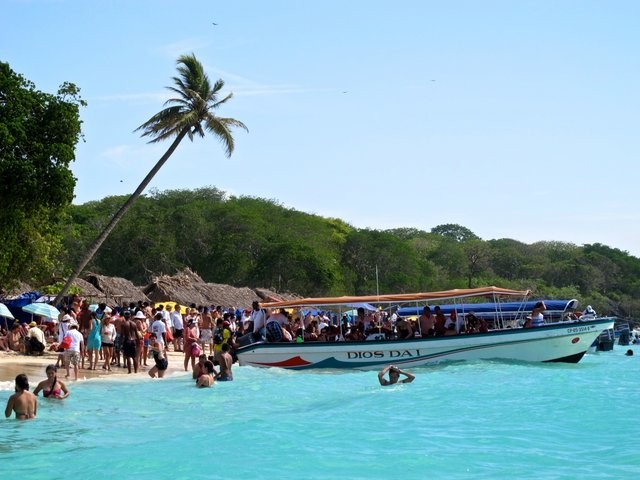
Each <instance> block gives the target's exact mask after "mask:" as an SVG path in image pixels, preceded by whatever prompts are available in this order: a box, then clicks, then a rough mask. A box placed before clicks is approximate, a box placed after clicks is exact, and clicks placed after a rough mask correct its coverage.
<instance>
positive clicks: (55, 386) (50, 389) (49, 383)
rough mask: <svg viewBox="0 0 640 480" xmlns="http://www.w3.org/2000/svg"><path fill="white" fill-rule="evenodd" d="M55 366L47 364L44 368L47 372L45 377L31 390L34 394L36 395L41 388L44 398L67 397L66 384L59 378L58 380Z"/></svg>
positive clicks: (59, 398)
mask: <svg viewBox="0 0 640 480" xmlns="http://www.w3.org/2000/svg"><path fill="white" fill-rule="evenodd" d="M57 370H58V369H57V368H56V366H55V365H48V366H47V369H46V370H45V372H46V374H47V379H46V380H43V381H41V382H40V383H39V384H38V386H37V387H36V389H35V390H34V391H33V394H34V395H38V393H39V392H40V390H42V396H43V397H44V398H55V399H57V400H62V399H63V398H67V397H68V396H69V390H68V389H67V386H66V385H65V384H64V382H62V381H61V380H58V377H57V375H56V372H57Z"/></svg>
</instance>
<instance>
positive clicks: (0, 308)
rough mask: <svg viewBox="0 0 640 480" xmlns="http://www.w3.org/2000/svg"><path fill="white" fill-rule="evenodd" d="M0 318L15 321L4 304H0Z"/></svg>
mask: <svg viewBox="0 0 640 480" xmlns="http://www.w3.org/2000/svg"><path fill="white" fill-rule="evenodd" d="M0 317H7V318H13V319H15V317H14V316H13V313H11V312H10V311H9V308H8V307H7V306H6V305H5V304H4V303H0Z"/></svg>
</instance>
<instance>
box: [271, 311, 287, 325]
mask: <svg viewBox="0 0 640 480" xmlns="http://www.w3.org/2000/svg"><path fill="white" fill-rule="evenodd" d="M269 321H270V322H278V323H279V324H280V326H283V325H284V324H285V323H287V322H288V321H289V319H288V318H287V316H286V315H283V314H282V313H274V314H273V315H271V316H269Z"/></svg>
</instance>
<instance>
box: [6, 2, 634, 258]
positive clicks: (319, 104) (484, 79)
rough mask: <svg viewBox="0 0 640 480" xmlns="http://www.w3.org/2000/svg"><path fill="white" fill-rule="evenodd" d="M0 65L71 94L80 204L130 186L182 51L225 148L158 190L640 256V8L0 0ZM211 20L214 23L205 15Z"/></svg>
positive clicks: (192, 148)
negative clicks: (191, 61)
mask: <svg viewBox="0 0 640 480" xmlns="http://www.w3.org/2000/svg"><path fill="white" fill-rule="evenodd" d="M2 11H3V14H2V16H3V21H2V28H0V60H2V61H5V62H8V63H9V64H10V65H11V67H12V68H13V69H14V70H15V71H17V72H19V73H21V74H23V75H24V76H25V77H26V78H28V79H30V80H32V81H33V82H35V84H36V86H37V88H38V89H40V90H43V91H48V92H55V91H56V90H57V88H58V86H59V85H60V84H61V83H62V82H64V81H70V82H74V83H76V84H77V85H78V86H79V87H80V88H81V89H82V95H83V97H84V98H85V99H86V100H87V101H88V102H89V106H88V107H87V108H85V109H83V111H82V119H83V121H84V132H85V142H84V143H82V144H80V145H79V146H78V149H77V158H76V161H75V163H74V164H73V170H74V173H75V175H76V177H77V178H78V184H77V187H76V200H75V201H76V203H84V202H86V201H90V200H97V199H101V198H103V197H105V196H107V195H123V194H128V193H131V192H132V191H133V190H134V189H135V187H136V186H137V185H138V183H139V182H140V181H141V180H142V178H143V177H144V176H145V174H146V173H147V172H148V170H149V169H150V168H151V166H152V165H153V164H154V163H155V162H156V161H157V159H158V158H159V157H160V156H161V154H162V153H163V152H164V150H165V149H166V148H167V147H168V146H169V143H168V142H165V143H161V144H154V145H150V144H147V143H146V141H145V139H142V138H140V137H139V135H138V134H136V133H134V132H133V131H134V129H135V128H136V127H137V126H139V125H140V124H142V123H143V122H144V121H146V120H147V119H148V118H149V117H151V116H152V115H153V114H154V113H156V112H157V111H159V110H160V109H161V108H162V104H163V102H164V100H165V99H166V98H168V92H167V91H166V89H165V87H166V86H169V85H171V77H172V76H173V75H174V74H175V60H176V59H177V57H178V56H179V55H180V54H183V53H192V52H193V53H195V55H196V56H197V57H198V59H199V60H200V61H201V62H202V63H203V65H204V66H205V68H206V70H207V72H208V73H209V75H210V77H211V78H212V79H218V78H222V79H223V80H224V81H225V84H226V85H225V92H233V93H234V98H233V99H232V100H231V101H230V102H228V103H227V104H226V105H224V106H223V109H221V110H220V111H219V112H218V113H219V114H220V115H221V116H228V117H233V118H237V119H239V120H241V121H243V122H244V123H245V124H246V125H247V126H248V128H249V130H250V131H249V133H245V132H244V131H241V130H238V131H236V133H235V139H236V151H235V153H234V155H233V156H232V157H231V158H230V159H227V158H226V157H225V156H224V152H223V149H222V148H221V146H220V144H219V142H218V141H217V140H216V139H215V138H213V137H209V138H205V139H196V140H195V141H194V142H193V143H190V142H188V141H187V142H183V143H182V144H181V145H180V147H179V148H178V150H177V151H176V153H174V155H173V156H172V158H171V159H170V160H169V162H168V163H167V164H166V165H165V166H164V168H163V170H162V171H161V172H160V173H159V174H158V175H157V176H156V177H155V179H154V180H153V182H152V184H151V188H153V189H158V190H166V189H183V188H188V189H193V188H197V187H202V186H215V187H217V188H219V189H221V190H225V191H227V192H229V193H230V194H232V195H248V196H257V197H263V198H268V199H272V200H275V201H277V202H279V203H281V204H282V205H284V206H286V207H291V208H295V209H297V210H301V211H305V212H309V213H315V214H318V215H322V216H327V217H337V218H341V219H343V220H345V221H347V222H348V223H350V224H352V225H354V226H356V227H361V228H364V227H368V228H375V229H386V228H395V227H414V228H419V229H423V230H427V231H428V230H430V229H431V228H433V227H434V226H436V225H440V224H443V223H457V224H460V225H464V226H466V227H468V228H469V229H471V230H472V231H473V232H475V233H476V234H477V235H479V236H480V237H482V238H484V239H485V240H488V239H493V238H513V239H516V240H519V241H522V242H526V243H532V242H536V241H541V240H548V241H552V240H556V241H563V242H571V243H574V244H576V245H582V244H587V243H596V242H599V243H603V244H606V245H609V246H611V247H615V248H620V249H621V250H626V251H628V252H629V253H631V254H632V255H635V256H640V209H639V208H638V207H639V204H640V201H639V200H638V193H637V191H636V188H637V185H638V180H639V175H638V171H639V168H640V167H638V153H639V151H640V145H639V139H640V135H638V133H637V132H638V124H639V118H638V117H639V115H640V113H639V112H640V94H639V92H640V90H639V89H638V78H639V76H640V75H639V74H640V56H638V45H640V41H639V40H640V38H639V37H640V2H635V1H627V2H625V1H616V0H612V1H607V2H603V1H586V0H580V1H578V0H575V1H562V0H556V1H543V0H538V1H457V0H451V1H447V2H443V1H441V2H434V1H426V0H425V1H419V0H415V1H414V0H406V1H398V2H388V1H384V2H383V1H377V0H367V1H364V0H353V1H344V0H342V1H335V0H323V1H312V0H309V1H298V2H294V1H293V0H291V1H284V0H280V1H277V0H275V1H268V2H266V1H257V0H256V1H249V0H235V1H233V2H219V1H215V0H209V1H201V0H193V1H190V2H178V1H166V0H135V1H134V0H127V1H124V0H121V1H84V0H37V1H36V0H32V1H29V0H2ZM213 23H217V25H213Z"/></svg>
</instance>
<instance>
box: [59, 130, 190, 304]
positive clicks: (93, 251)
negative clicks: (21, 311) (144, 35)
mask: <svg viewBox="0 0 640 480" xmlns="http://www.w3.org/2000/svg"><path fill="white" fill-rule="evenodd" d="M188 131H189V127H185V128H184V129H182V131H181V132H180V133H179V134H178V136H177V137H176V139H175V140H174V141H173V143H172V144H171V146H170V147H169V148H168V149H167V151H166V152H165V153H164V155H163V156H162V157H161V158H160V160H158V162H157V163H156V164H155V165H154V166H153V168H152V169H151V170H150V171H149V173H148V174H147V176H146V177H144V180H142V182H141V183H140V185H138V188H136V190H135V191H134V192H133V193H132V194H131V196H130V197H129V198H128V199H127V201H126V202H125V203H124V205H122V207H120V210H118V211H117V212H116V214H115V215H114V216H113V218H111V220H110V221H109V223H108V224H107V226H106V227H104V230H102V233H100V235H99V236H98V238H96V240H95V242H93V245H91V248H89V250H87V253H86V254H85V256H84V257H83V258H82V260H81V261H80V264H79V265H78V267H77V268H76V269H75V270H74V272H73V273H72V274H71V276H70V277H69V279H68V280H67V283H65V285H64V287H62V290H61V291H60V293H58V296H57V297H56V299H55V300H54V305H57V304H58V303H59V302H60V300H61V299H62V297H64V296H65V295H66V293H67V291H68V290H69V287H71V284H72V283H73V282H74V281H75V280H76V278H78V276H79V275H80V274H81V273H82V271H83V270H84V267H86V266H87V264H88V263H89V262H90V261H91V259H92V258H93V257H94V255H95V254H96V252H97V251H98V249H99V248H100V247H101V246H102V244H103V243H104V241H105V240H106V239H107V237H108V236H109V234H110V233H111V231H112V230H113V229H114V228H115V226H116V225H117V224H118V222H119V221H120V219H121V218H122V217H124V215H125V214H126V213H127V212H128V211H129V208H131V205H133V202H135V201H136V200H137V198H138V197H139V196H140V195H141V194H142V192H143V191H144V189H145V188H147V185H149V183H150V182H151V180H152V179H153V177H154V176H155V175H156V173H158V171H159V170H160V169H161V168H162V166H163V165H164V164H165V163H166V161H167V160H169V157H170V156H171V155H172V154H173V152H174V151H175V149H176V148H177V147H178V145H179V144H180V142H181V141H182V139H183V138H184V137H185V135H186V134H187V132H188Z"/></svg>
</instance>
